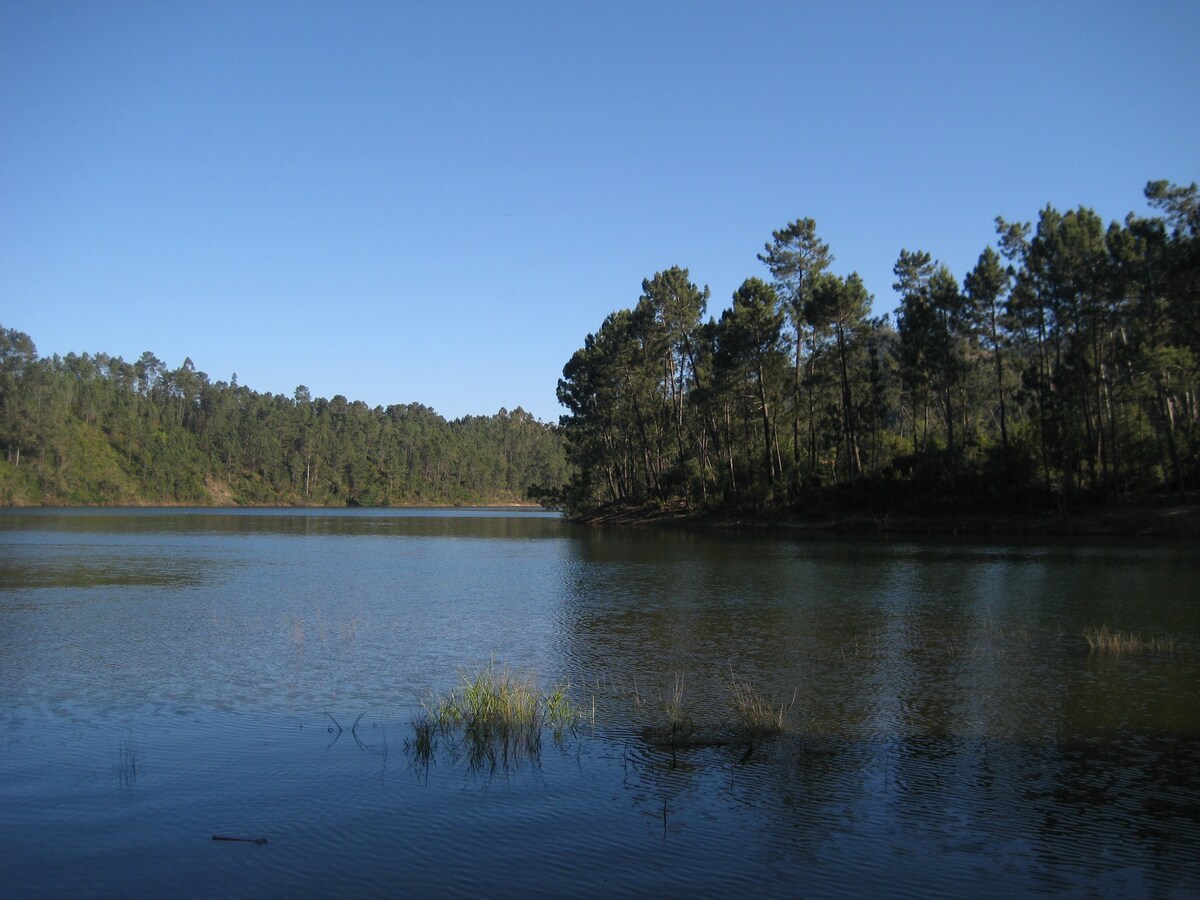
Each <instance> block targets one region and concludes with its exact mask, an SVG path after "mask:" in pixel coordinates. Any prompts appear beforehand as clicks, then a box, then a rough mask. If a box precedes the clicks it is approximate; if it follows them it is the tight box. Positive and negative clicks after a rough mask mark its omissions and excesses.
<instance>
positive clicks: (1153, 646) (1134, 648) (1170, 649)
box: [1083, 625, 1175, 656]
mask: <svg viewBox="0 0 1200 900" xmlns="http://www.w3.org/2000/svg"><path fill="white" fill-rule="evenodd" d="M1083 639H1084V640H1085V641H1087V643H1088V648H1089V649H1090V650H1091V652H1092V653H1100V654H1104V655H1106V656H1124V655H1135V654H1139V653H1153V654H1157V655H1161V656H1170V655H1171V654H1172V653H1174V652H1175V642H1174V641H1173V640H1171V639H1170V638H1164V637H1152V638H1142V637H1140V636H1139V635H1137V634H1135V633H1134V632H1132V631H1114V630H1112V629H1110V628H1109V627H1108V626H1107V625H1101V626H1099V627H1096V626H1095V625H1089V626H1088V627H1087V628H1085V629H1083Z"/></svg>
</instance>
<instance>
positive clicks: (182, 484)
mask: <svg viewBox="0 0 1200 900" xmlns="http://www.w3.org/2000/svg"><path fill="white" fill-rule="evenodd" d="M0 449H2V450H3V454H2V458H0V502H2V503H7V504H14V503H21V504H37V503H68V504H118V503H196V504H271V505H275V504H296V505H314V506H329V505H336V506H345V505H351V506H356V505H363V506H386V505H399V504H404V505H411V504H479V503H505V502H527V501H530V500H536V499H538V498H539V497H541V496H543V495H546V494H549V493H553V490H552V489H553V488H555V487H557V486H558V485H561V484H562V483H563V482H564V481H565V480H566V478H567V474H568V463H567V461H566V458H565V453H564V448H563V443H562V439H561V437H560V436H559V434H558V433H557V428H556V427H554V426H552V425H548V424H544V423H542V422H540V421H538V420H537V419H535V418H534V417H533V416H532V415H530V414H529V413H528V412H525V411H524V410H523V409H521V408H520V407H517V408H516V409H515V410H513V411H511V412H509V411H508V410H506V409H501V410H500V411H499V412H498V413H496V414H495V415H493V416H467V417H464V418H460V419H455V420H453V421H447V420H446V419H444V418H442V417H441V416H440V415H438V414H437V413H436V412H435V411H434V410H432V409H430V408H429V407H426V406H423V405H421V404H419V403H410V404H407V405H392V406H388V407H386V408H384V407H380V406H376V407H374V408H372V407H369V406H367V405H366V404H365V403H363V402H361V401H349V400H347V399H346V398H345V397H343V396H341V395H338V396H335V397H333V398H332V399H329V400H327V399H324V398H315V399H314V398H313V397H312V396H310V393H309V390H308V389H307V388H306V387H304V386H300V387H297V388H296V390H295V392H294V394H293V395H292V396H290V397H289V396H286V395H284V394H272V393H259V392H257V391H253V390H251V389H249V388H247V387H245V386H243V385H239V384H238V383H237V376H236V375H234V376H233V377H232V379H231V380H230V381H229V382H224V381H216V382H213V381H210V380H209V378H208V376H207V375H206V374H205V373H204V372H200V371H197V370H196V368H195V365H194V364H193V363H192V361H191V360H190V359H187V360H185V361H184V363H183V364H182V365H181V366H180V367H179V368H177V369H174V370H172V369H169V368H168V367H167V366H166V365H165V364H164V363H163V362H162V361H161V360H159V359H158V358H157V357H156V356H155V355H154V354H153V353H151V352H146V353H143V354H142V356H141V357H140V358H139V359H138V360H136V361H134V362H127V361H125V360H123V359H122V358H121V357H119V356H109V355H107V354H104V353H97V354H95V355H89V354H87V353H84V354H82V355H76V354H75V353H70V354H68V355H67V356H65V357H59V356H57V355H56V356H53V357H49V358H44V357H39V356H38V354H37V349H36V347H35V345H34V342H33V341H32V339H31V338H30V337H29V336H28V335H26V334H23V333H21V332H19V331H15V330H13V329H5V328H0Z"/></svg>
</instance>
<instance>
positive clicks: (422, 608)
mask: <svg viewBox="0 0 1200 900" xmlns="http://www.w3.org/2000/svg"><path fill="white" fill-rule="evenodd" d="M1198 597H1200V562H1198V561H1197V559H1196V555H1195V553H1194V552H1193V550H1192V548H1191V547H1188V546H1184V545H1181V544H1176V543H1170V542H1156V543H1148V542H1147V543H1141V542H1125V543H1112V542H1087V543H1080V542H1054V543H1046V542H1042V543H1027V544H1020V543H1005V544H994V543H979V542H968V541H906V540H895V539H893V540H854V541H847V540H840V539H806V540H795V539H788V538H782V537H767V536H763V535H753V536H738V535H732V534H717V535H709V534H691V533H676V532H667V533H658V532H644V531H633V532H630V531H600V530H585V529H579V528H575V527H572V526H570V525H568V524H566V523H563V522H561V521H560V520H559V519H558V518H557V517H555V516H553V515H548V514H541V513H530V512H521V511H511V510H510V511H496V510H486V511H475V510H433V511H429V510H427V511H412V510H405V511H394V510H388V511H317V512H314V511H311V510H289V511H262V510H256V511H224V510H222V511H212V510H122V511H113V510H102V511H101V510H88V511H43V510H28V511H26V510H19V511H8V512H4V513H0V845H2V846H4V847H5V852H4V853H3V854H0V884H3V885H5V886H6V891H5V892H6V894H9V895H38V894H46V893H53V894H59V895H63V894H67V895H69V894H75V895H88V896H94V895H98V894H100V895H146V894H150V893H160V892H166V893H173V894H185V895H186V894H206V895H207V894H214V893H233V894H238V895H249V896H285V895H286V896H295V895H296V894H301V893H304V894H316V895H321V894H328V895H333V894H337V895H342V894H346V893H349V892H351V891H353V892H357V893H361V894H367V895H395V894H397V893H416V892H421V893H426V892H429V893H434V894H442V895H445V894H450V893H454V894H464V893H465V894H486V895H491V896H495V895H506V894H524V893H530V892H532V893H534V894H537V895H563V894H570V895H582V896H589V895H590V896H608V895H613V894H631V893H647V892H650V891H659V892H665V893H667V894H671V895H680V894H689V895H704V896H718V895H727V894H729V893H730V892H734V891H736V892H738V893H744V892H746V891H753V892H754V893H756V894H762V895H768V896H795V895H798V894H803V895H828V896H837V895H861V894H864V893H871V894H876V895H886V896H925V895H928V894H929V893H931V892H936V893H941V894H947V893H953V894H967V893H969V894H972V895H990V896H1011V895H1012V894H1014V893H1031V892H1039V891H1050V892H1064V891H1065V892H1072V893H1079V892H1096V893H1100V894H1109V895H1113V894H1118V895H1125V896H1128V895H1135V896H1136V895H1161V896H1170V895H1196V894H1200V863H1198V862H1197V860H1200V716H1197V714H1196V696H1197V688H1198V687H1200V653H1198V652H1197V648H1198V647H1200V611H1198V608H1197V599H1196V598H1198ZM1099 624H1107V625H1109V626H1110V627H1113V628H1119V629H1125V630H1129V629H1131V630H1135V631H1138V632H1139V633H1141V634H1142V635H1143V636H1158V637H1165V638H1169V639H1171V640H1172V641H1173V647H1174V649H1173V651H1172V652H1165V653H1143V654H1133V655H1125V656H1121V657H1113V656H1101V655H1096V654H1092V653H1089V651H1088V647H1087V644H1086V643H1085V642H1084V640H1083V638H1082V636H1081V634H1082V630H1083V629H1084V628H1085V627H1087V626H1088V625H1099ZM493 660H494V661H496V662H497V664H507V665H509V666H511V667H512V669H513V670H514V671H516V672H520V673H527V674H530V675H532V676H536V677H537V678H538V679H539V680H540V681H541V682H542V683H543V684H545V685H549V684H552V683H554V682H558V681H565V680H568V679H569V680H570V684H571V694H572V696H573V697H574V699H575V701H576V703H577V704H578V705H579V707H580V708H581V709H582V710H584V712H585V715H584V719H583V721H582V722H581V724H580V726H579V727H578V728H577V729H576V730H575V732H574V733H567V734H565V735H563V736H562V737H561V740H558V741H556V740H555V739H554V737H553V735H550V734H547V736H546V739H545V741H544V742H543V744H542V747H541V751H540V752H539V753H536V754H534V755H531V756H523V757H522V756H518V757H513V758H510V759H508V760H501V761H500V762H499V763H498V764H496V765H494V766H485V767H483V768H480V767H479V766H473V765H472V764H471V761H470V760H469V759H468V758H466V757H465V756H464V755H463V754H462V753H461V752H460V753H455V752H454V748H453V747H450V746H446V745H445V744H443V745H442V746H441V747H440V748H439V749H438V751H437V752H435V753H434V755H433V756H432V758H419V757H418V756H417V755H415V754H414V753H413V752H412V750H411V744H410V745H409V746H408V747H406V739H411V738H412V735H413V732H412V728H411V722H412V721H413V720H414V719H415V718H417V717H419V716H420V714H421V712H422V706H421V702H422V700H427V699H428V698H430V697H431V696H432V695H434V694H437V693H440V692H444V691H447V690H449V689H451V688H453V687H454V686H455V685H456V684H457V683H458V681H459V679H460V677H461V675H460V673H461V672H462V671H463V670H467V671H478V669H479V668H481V667H484V666H486V665H488V664H489V662H490V661H493ZM731 672H732V673H734V675H736V676H737V677H739V678H744V679H746V680H748V681H750V682H752V683H754V684H755V685H757V686H758V687H759V689H760V690H761V691H762V692H763V693H764V694H766V695H768V696H770V697H773V698H774V699H775V700H776V701H777V702H779V703H783V704H788V705H789V715H788V721H789V728H788V730H787V732H786V733H785V734H784V735H782V736H780V737H778V738H774V739H767V740H763V741H759V742H756V744H755V746H754V747H753V750H752V752H750V753H749V754H747V753H746V751H745V748H744V747H741V746H736V747H735V746H722V745H718V744H719V742H714V745H712V746H696V747H683V748H678V749H676V750H675V751H674V752H672V750H671V749H669V748H664V747H662V746H659V745H657V744H656V743H654V742H653V741H651V740H648V739H647V736H646V735H647V733H648V732H647V729H653V728H655V727H656V726H660V725H662V723H663V722H664V721H665V713H664V711H663V701H664V700H666V699H669V698H670V696H671V695H672V694H673V692H674V691H675V690H676V688H677V687H678V688H680V689H681V690H682V693H683V699H684V704H685V706H686V707H687V712H688V714H689V716H690V718H691V720H692V722H693V723H694V725H695V728H696V731H697V733H699V734H712V735H718V734H720V735H724V734H728V733H729V728H730V725H731V722H732V713H731V710H730V703H729V681H730V673H731ZM213 834H223V835H230V836H243V837H259V836H265V837H268V838H269V843H267V844H263V845H256V844H252V843H229V842H214V841H212V840H211V838H212V835H213Z"/></svg>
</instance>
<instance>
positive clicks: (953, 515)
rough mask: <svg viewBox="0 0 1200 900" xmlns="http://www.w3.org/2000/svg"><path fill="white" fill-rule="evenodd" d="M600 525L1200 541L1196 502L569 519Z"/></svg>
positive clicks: (609, 513)
mask: <svg viewBox="0 0 1200 900" xmlns="http://www.w3.org/2000/svg"><path fill="white" fill-rule="evenodd" d="M570 520H571V521H573V522H577V523H580V524H585V525H591V526H602V527H666V528H685V529H696V530H706V531H707V530H726V529H728V530H753V531H778V532H786V533H807V534H830V535H833V534H855V535H881V536H888V537H904V536H906V535H943V536H950V537H953V536H964V537H991V536H996V537H1020V536H1028V537H1155V538H1191V537H1196V536H1200V503H1198V502H1197V501H1196V498H1188V499H1187V502H1180V498H1178V497H1171V498H1162V499H1157V498H1155V499H1149V500H1147V499H1140V500H1137V501H1129V502H1118V503H1108V504H1095V503H1093V504H1083V505H1080V506H1078V507H1076V508H1073V509H1071V510H1067V511H1059V510H1050V509H1041V510H1029V511H1025V512H995V513H993V512H988V511H984V510H954V511H948V510H947V511H941V512H922V513H915V512H896V513H892V512H869V511H861V510H848V509H843V510H830V509H823V510H813V511H809V512H805V511H802V510H788V511H770V512H766V511H754V510H742V511H737V510H715V511H714V510H696V509H689V508H687V507H685V506H682V505H679V504H676V505H657V504H642V505H630V504H608V505H606V506H604V507H601V508H598V509H596V510H594V511H591V512H589V513H588V514H586V515H578V516H572V517H570Z"/></svg>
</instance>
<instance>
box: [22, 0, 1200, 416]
mask: <svg viewBox="0 0 1200 900" xmlns="http://www.w3.org/2000/svg"><path fill="white" fill-rule="evenodd" d="M1198 48H1200V3H1197V2H1195V0H1187V2H1155V0H1141V2H1136V3H1135V2H1124V3H1112V2H1103V0H1089V2H1073V3H1068V2H1056V0H1039V2H1004V3H999V2H996V3H987V2H972V0H952V2H945V3H933V2H914V3H905V2H887V0H877V2H863V3H856V2H838V3H816V2H801V0H790V2H779V3H773V2H732V0H729V2H722V3H709V2H689V3H672V2H660V0H648V2H647V0H642V2H630V3H621V2H604V3H584V2H572V0H556V2H544V3H543V2H502V0H489V2H461V3H453V2H451V3H435V2H429V3H406V2H384V3H367V2H348V3H347V2H326V3H303V2H296V0H287V2H282V3H273V2H264V0H250V2H242V0H237V2H217V0H196V2H173V0H164V2H141V0H139V2H134V3H124V2H111V0H106V2H96V3H93V2H57V0H33V2H25V0H4V2H2V3H0V324H2V325H3V326H4V327H7V328H16V329H17V330H19V331H24V332H26V333H27V334H29V335H30V336H31V337H33V339H34V341H35V343H36V344H37V346H38V350H39V352H40V353H41V354H42V355H50V354H53V353H59V354H64V355H65V354H66V353H68V352H72V351H74V352H77V353H82V352H85V351H86V352H90V353H95V352H97V351H103V352H107V353H110V354H113V355H121V356H123V357H125V358H126V359H127V360H134V359H136V358H137V357H138V356H140V355H141V353H142V351H144V350H151V351H153V352H154V353H156V354H157V355H158V356H159V358H160V359H162V360H163V361H164V362H165V363H166V364H167V365H168V366H169V367H170V368H176V367H178V366H179V365H180V364H181V363H182V362H183V360H184V358H185V357H187V356H190V357H191V358H192V360H193V361H194V363H195V364H196V366H197V368H199V369H200V370H202V371H204V372H206V373H208V375H209V377H210V378H211V379H213V380H214V381H217V380H223V381H227V380H229V379H230V377H231V375H232V374H233V373H235V372H236V373H237V376H238V379H239V381H240V383H242V384H244V385H247V386H249V387H251V388H254V389H255V390H259V391H271V392H277V393H286V394H289V395H290V394H291V393H292V391H293V389H294V388H295V387H296V386H297V385H298V384H306V385H307V386H308V387H309V389H310V390H311V392H312V394H313V396H314V397H315V396H324V397H331V396H333V395H334V394H344V395H346V396H347V397H348V398H350V399H351V400H364V401H366V402H367V403H368V404H370V405H372V406H374V405H376V404H382V405H387V404H390V403H409V402H419V403H424V404H427V405H429V406H431V407H433V408H434V409H436V410H437V411H438V412H439V413H441V414H442V415H444V416H446V417H447V418H456V417H459V416H462V415H468V414H472V415H490V414H491V413H494V412H496V411H497V410H498V409H499V408H501V407H507V408H508V409H513V408H515V407H517V406H522V407H524V408H525V409H526V410H528V411H530V412H531V413H533V414H534V415H535V416H537V417H538V418H540V419H542V420H544V421H556V420H557V418H558V416H559V413H560V412H561V410H560V409H559V407H558V404H557V401H556V400H555V396H554V390H555V384H556V382H557V379H558V377H559V376H560V375H561V372H562V367H563V364H564V363H565V362H566V361H567V359H568V358H569V357H570V355H571V354H572V353H573V352H574V351H575V350H576V349H577V348H578V347H580V346H581V345H582V343H583V340H584V338H585V336H586V335H587V333H588V332H592V331H595V330H596V329H597V328H598V327H599V325H600V323H601V322H602V321H603V319H604V317H605V316H606V315H607V314H608V313H609V312H611V311H613V310H615V309H618V308H621V307H631V306H633V305H634V304H635V303H636V302H637V298H638V295H639V294H640V292H641V281H642V279H643V278H646V277H648V276H651V275H653V274H654V272H656V271H658V270H660V269H665V268H669V267H670V266H672V265H681V266H685V267H687V268H688V269H690V271H691V275H692V279H693V281H695V282H696V283H698V284H700V285H706V284H707V285H708V286H710V288H711V289H712V299H711V300H710V302H709V313H710V314H712V315H713V316H719V315H720V312H721V310H722V309H724V308H726V307H727V306H728V305H729V301H730V296H731V294H732V292H733V291H734V290H735V289H736V288H737V286H738V285H739V284H740V283H741V282H742V280H743V279H745V278H746V277H748V276H751V275H757V276H761V277H767V273H766V271H765V268H764V267H763V266H762V265H761V264H760V263H759V262H758V261H757V259H756V258H755V254H756V253H758V252H760V251H761V250H762V248H763V244H764V243H765V242H766V241H767V240H769V239H770V236H771V231H772V230H773V229H776V228H780V227H783V226H784V225H786V224H787V223H788V222H790V221H792V220H793V219H797V218H802V217H812V218H814V219H816V221H817V226H818V231H819V233H820V234H821V235H822V237H823V238H824V239H825V240H826V241H827V242H828V243H829V244H830V246H831V249H832V251H833V253H834V255H835V257H836V261H835V263H834V267H833V268H834V270H835V271H836V272H838V273H840V274H848V273H849V272H851V271H853V270H857V271H858V272H859V273H860V274H861V275H862V276H863V279H864V280H865V282H866V285H867V287H868V289H869V290H870V291H871V292H872V293H873V294H874V295H875V311H876V313H883V312H887V311H890V310H891V309H893V308H894V306H895V303H896V298H895V296H894V294H893V291H892V288H891V284H892V281H893V277H892V271H891V270H892V265H893V264H894V263H895V260H896V257H897V256H898V254H899V251H900V250H901V249H902V248H907V249H912V250H915V249H922V250H927V251H929V252H930V253H932V254H933V255H934V257H936V258H938V259H940V260H942V261H943V262H945V263H946V264H948V265H949V266H950V267H951V269H952V270H953V271H954V273H955V274H956V275H957V276H958V277H959V278H960V279H961V277H962V276H963V274H965V272H966V271H967V269H969V268H970V267H971V266H972V265H974V263H975V261H976V259H977V258H978V255H979V253H980V251H981V250H982V249H983V248H984V246H985V245H987V244H988V243H990V242H992V241H993V239H994V226H993V220H994V218H995V217H996V216H997V215H1002V216H1004V217H1005V218H1008V219H1010V220H1011V219H1016V220H1031V219H1036V216H1037V213H1038V211H1039V210H1040V209H1041V208H1042V207H1044V206H1045V205H1046V204H1047V203H1051V204H1053V205H1054V206H1056V207H1058V208H1059V209H1064V210H1065V209H1069V208H1074V207H1077V206H1079V205H1085V206H1089V207H1092V208H1093V209H1095V210H1096V211H1097V212H1098V213H1099V214H1100V215H1101V216H1103V217H1104V218H1105V219H1114V218H1121V217H1123V216H1124V215H1125V214H1126V213H1127V212H1129V211H1131V210H1133V211H1137V212H1144V211H1145V205H1144V203H1143V200H1142V193H1141V192H1142V188H1143V187H1144V186H1145V183H1146V182H1147V181H1149V180H1152V179H1158V178H1165V179H1168V180H1170V181H1173V182H1176V183H1182V184H1190V183H1191V182H1193V181H1196V180H1200V49H1198Z"/></svg>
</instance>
